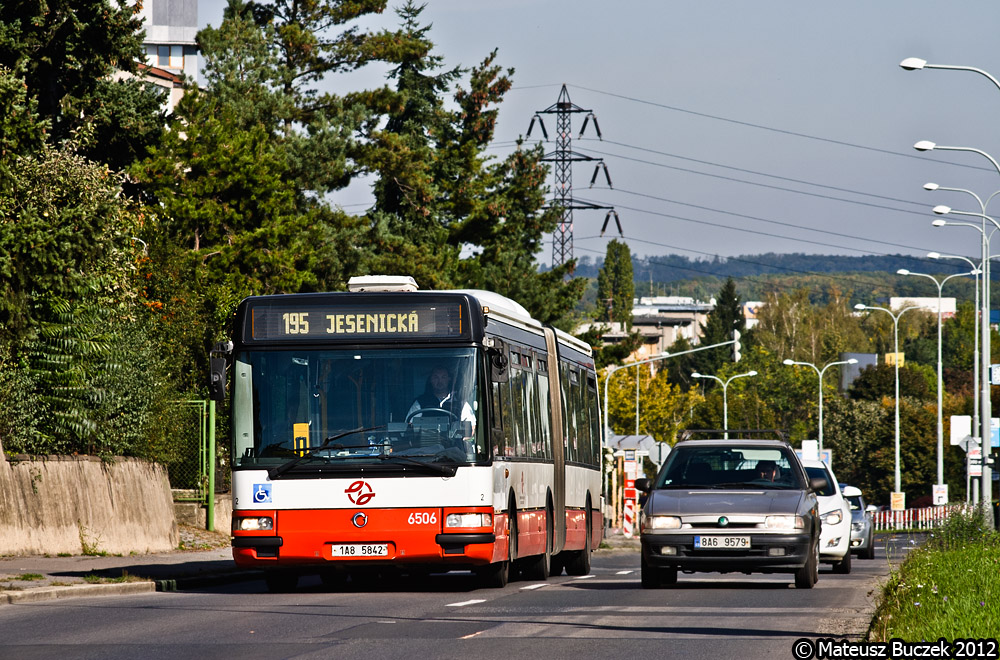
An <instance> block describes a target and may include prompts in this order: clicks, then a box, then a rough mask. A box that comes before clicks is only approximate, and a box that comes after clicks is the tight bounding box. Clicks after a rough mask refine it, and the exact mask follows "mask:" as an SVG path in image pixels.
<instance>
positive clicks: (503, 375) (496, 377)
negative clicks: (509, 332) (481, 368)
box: [486, 341, 510, 383]
mask: <svg viewBox="0 0 1000 660" xmlns="http://www.w3.org/2000/svg"><path fill="white" fill-rule="evenodd" d="M496 344H499V345H498V346H497V345H495V346H493V347H492V348H489V349H487V353H486V354H487V356H488V357H489V360H490V380H492V381H493V382H494V383H506V382H507V381H508V380H510V370H509V369H508V368H507V365H508V363H509V360H508V358H507V347H506V346H504V344H503V343H502V342H499V341H497V342H496Z"/></svg>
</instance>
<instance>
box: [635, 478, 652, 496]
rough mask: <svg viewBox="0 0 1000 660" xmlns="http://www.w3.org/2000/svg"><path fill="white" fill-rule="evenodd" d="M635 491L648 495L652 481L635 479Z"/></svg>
mask: <svg viewBox="0 0 1000 660" xmlns="http://www.w3.org/2000/svg"><path fill="white" fill-rule="evenodd" d="M635 489H636V490H639V491H642V492H643V493H648V492H649V491H651V490H653V481H652V480H651V479H646V478H645V477H643V478H642V479H636V480H635Z"/></svg>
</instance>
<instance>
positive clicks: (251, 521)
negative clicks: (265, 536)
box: [233, 516, 274, 532]
mask: <svg viewBox="0 0 1000 660" xmlns="http://www.w3.org/2000/svg"><path fill="white" fill-rule="evenodd" d="M271 529H274V520H273V519H272V518H271V517H270V516H260V517H259V518H258V517H253V518H250V517H247V518H233V531H239V532H262V531H267V530H271Z"/></svg>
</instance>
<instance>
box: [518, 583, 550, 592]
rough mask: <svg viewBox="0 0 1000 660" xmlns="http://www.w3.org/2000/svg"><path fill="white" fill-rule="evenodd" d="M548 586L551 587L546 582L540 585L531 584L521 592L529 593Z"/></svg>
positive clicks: (522, 588)
mask: <svg viewBox="0 0 1000 660" xmlns="http://www.w3.org/2000/svg"><path fill="white" fill-rule="evenodd" d="M547 586H549V585H548V584H546V583H545V582H539V583H538V584H529V585H528V586H526V587H521V591H527V590H529V589H541V588H542V587H547Z"/></svg>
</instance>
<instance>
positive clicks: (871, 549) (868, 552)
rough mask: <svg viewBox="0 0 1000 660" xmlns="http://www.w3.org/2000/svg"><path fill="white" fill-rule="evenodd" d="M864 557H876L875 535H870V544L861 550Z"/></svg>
mask: <svg viewBox="0 0 1000 660" xmlns="http://www.w3.org/2000/svg"><path fill="white" fill-rule="evenodd" d="M860 556H861V558H862V559H875V535H874V534H869V535H868V545H867V546H865V549H864V550H862V551H861V555H860Z"/></svg>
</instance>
